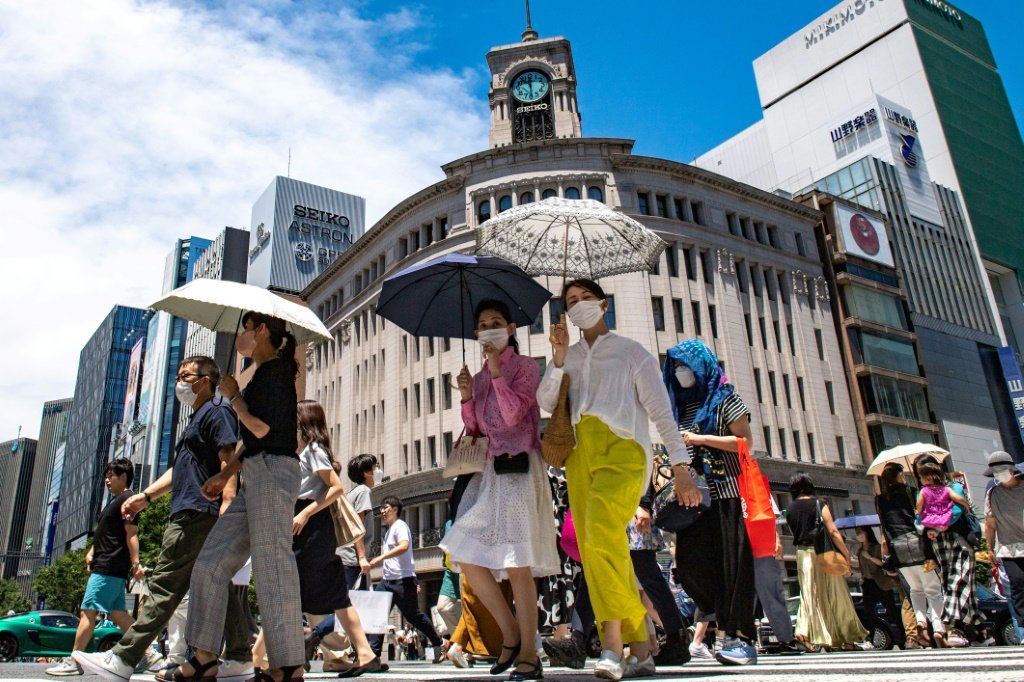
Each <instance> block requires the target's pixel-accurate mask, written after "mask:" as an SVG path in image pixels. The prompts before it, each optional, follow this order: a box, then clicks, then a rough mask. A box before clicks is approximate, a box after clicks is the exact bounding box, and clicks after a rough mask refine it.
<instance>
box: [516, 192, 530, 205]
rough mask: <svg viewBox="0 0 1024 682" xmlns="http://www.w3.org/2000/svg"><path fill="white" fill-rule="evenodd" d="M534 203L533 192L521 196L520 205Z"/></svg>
mask: <svg viewBox="0 0 1024 682" xmlns="http://www.w3.org/2000/svg"><path fill="white" fill-rule="evenodd" d="M532 203H533V192H523V193H522V194H520V195H519V205H520V206H522V205H523V204H532Z"/></svg>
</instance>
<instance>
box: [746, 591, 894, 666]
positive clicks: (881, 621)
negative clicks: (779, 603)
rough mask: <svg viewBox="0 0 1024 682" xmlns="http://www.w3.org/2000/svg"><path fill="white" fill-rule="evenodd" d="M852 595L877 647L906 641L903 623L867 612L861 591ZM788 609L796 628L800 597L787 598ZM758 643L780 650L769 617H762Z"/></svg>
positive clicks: (870, 637)
mask: <svg viewBox="0 0 1024 682" xmlns="http://www.w3.org/2000/svg"><path fill="white" fill-rule="evenodd" d="M850 597H851V598H852V599H853V606H854V608H855V609H856V611H857V617H858V618H860V622H861V624H862V625H863V626H864V628H865V629H866V630H867V631H868V638H867V640H868V641H869V642H871V645H872V646H873V647H874V648H875V649H892V648H893V647H895V646H897V645H902V643H903V642H904V641H905V634H904V632H903V626H902V625H900V624H892V623H889V622H888V621H886V620H885V618H883V617H882V615H881V614H878V613H865V612H864V602H863V600H862V599H861V594H860V593H859V592H855V593H852V594H851V595H850ZM786 609H787V610H788V611H789V617H790V619H791V620H792V621H793V627H794V628H795V627H796V614H797V612H798V611H799V610H800V597H790V598H789V599H787V600H786ZM758 645H759V647H760V648H761V649H762V650H764V651H766V652H768V653H772V652H774V651H777V650H778V647H779V640H778V638H777V637H776V636H775V633H774V631H773V630H772V626H771V625H770V624H769V623H768V621H767V619H761V625H760V627H759V628H758Z"/></svg>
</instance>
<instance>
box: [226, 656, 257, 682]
mask: <svg viewBox="0 0 1024 682" xmlns="http://www.w3.org/2000/svg"><path fill="white" fill-rule="evenodd" d="M254 672H255V671H254V670H253V667H252V661H228V660H223V661H221V662H220V665H219V666H217V680H218V682H244V681H245V680H248V679H249V678H251V677H252V676H253V674H254Z"/></svg>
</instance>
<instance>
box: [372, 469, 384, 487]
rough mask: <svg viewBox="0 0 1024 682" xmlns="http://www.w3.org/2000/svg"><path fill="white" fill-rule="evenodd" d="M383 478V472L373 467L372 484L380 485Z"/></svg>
mask: <svg viewBox="0 0 1024 682" xmlns="http://www.w3.org/2000/svg"><path fill="white" fill-rule="evenodd" d="M383 480H384V472H383V471H381V470H380V469H374V470H373V484H374V485H380V484H381V482H382V481H383Z"/></svg>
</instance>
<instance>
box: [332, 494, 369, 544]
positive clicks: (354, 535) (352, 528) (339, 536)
mask: <svg viewBox="0 0 1024 682" xmlns="http://www.w3.org/2000/svg"><path fill="white" fill-rule="evenodd" d="M328 509H330V510H331V521H333V522H334V537H335V539H336V541H337V543H338V547H348V546H349V545H351V544H353V543H355V541H356V540H358V539H359V538H361V537H363V536H364V535H366V527H365V526H363V521H362V519H360V518H359V514H358V513H357V512H356V510H355V508H354V507H353V506H352V503H351V502H349V501H348V498H347V497H345V496H344V495H342V496H341V497H339V498H338V499H336V500H335V501H334V502H333V503H332V504H331V506H330V507H328Z"/></svg>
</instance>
